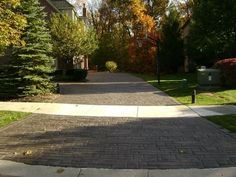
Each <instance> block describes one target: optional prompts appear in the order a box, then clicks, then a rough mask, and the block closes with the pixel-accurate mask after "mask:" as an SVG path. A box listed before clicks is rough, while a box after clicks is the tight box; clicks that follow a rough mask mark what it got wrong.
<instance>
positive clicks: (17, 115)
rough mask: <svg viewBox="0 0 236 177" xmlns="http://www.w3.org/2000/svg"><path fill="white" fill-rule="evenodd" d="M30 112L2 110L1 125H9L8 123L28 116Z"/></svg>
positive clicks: (0, 114) (0, 112) (0, 113)
mask: <svg viewBox="0 0 236 177" xmlns="http://www.w3.org/2000/svg"><path fill="white" fill-rule="evenodd" d="M28 115H30V113H24V112H12V111H0V127H4V126H7V125H8V124H10V123H12V122H15V121H18V120H21V119H23V118H26V117H27V116H28Z"/></svg>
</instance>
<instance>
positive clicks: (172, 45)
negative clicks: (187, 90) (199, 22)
mask: <svg viewBox="0 0 236 177" xmlns="http://www.w3.org/2000/svg"><path fill="white" fill-rule="evenodd" d="M160 57H161V69H162V70H163V71H164V72H177V71H178V68H179V67H180V66H183V64H184V54H183V40H182V39H181V28H180V16H179V13H178V12H177V10H176V9H175V7H172V6H171V7H170V10H169V14H168V15H166V16H165V18H164V21H163V24H162V27H161V43H160Z"/></svg>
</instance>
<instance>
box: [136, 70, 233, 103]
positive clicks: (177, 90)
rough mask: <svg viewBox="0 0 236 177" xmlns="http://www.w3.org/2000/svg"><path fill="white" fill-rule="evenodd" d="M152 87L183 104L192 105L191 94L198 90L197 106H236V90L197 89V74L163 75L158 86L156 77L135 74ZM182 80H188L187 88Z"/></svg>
mask: <svg viewBox="0 0 236 177" xmlns="http://www.w3.org/2000/svg"><path fill="white" fill-rule="evenodd" d="M134 75H135V76H137V77H140V78H142V79H143V80H145V81H147V82H148V83H150V84H151V85H153V86H155V87H157V88H159V89H161V90H163V91H164V92H166V93H167V94H168V95H170V96H172V97H173V98H175V99H176V100H177V101H179V102H180V103H183V104H191V94H192V92H193V90H194V89H196V90H197V102H196V105H219V104H236V89H232V90H229V89H228V90H227V89H224V88H221V89H214V90H211V91H206V90H199V89H197V74H196V73H194V74H192V73H191V74H175V75H162V76H161V84H160V85H158V84H157V80H156V77H155V76H152V75H146V74H134ZM182 79H187V85H188V86H187V88H183V87H182Z"/></svg>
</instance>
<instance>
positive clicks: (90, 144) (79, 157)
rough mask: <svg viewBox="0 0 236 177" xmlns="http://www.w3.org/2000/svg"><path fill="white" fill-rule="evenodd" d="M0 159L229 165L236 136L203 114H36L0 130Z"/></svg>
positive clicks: (88, 164)
mask: <svg viewBox="0 0 236 177" xmlns="http://www.w3.org/2000/svg"><path fill="white" fill-rule="evenodd" d="M27 151H32V154H31V153H29V154H28V155H27V153H26V152H27ZM0 159H5V160H12V161H18V162H24V163H27V164H34V165H37V164H40V165H49V166H64V167H79V168H83V167H85V168H113V169H114V168H118V169H172V168H212V167H229V166H236V137H235V136H234V135H233V134H230V133H227V132H224V131H221V130H220V129H219V128H217V127H216V126H214V125H213V124H211V123H209V122H207V121H206V120H204V119H202V118H173V119H172V118H165V119H135V118H133V119H130V118H91V117H90V118H89V117H86V118H85V117H84V118H82V117H68V116H53V115H37V114H34V115H32V116H31V117H30V118H29V119H26V120H24V121H21V122H18V123H17V124H13V125H11V126H9V127H7V128H6V129H3V130H2V131H1V132H0Z"/></svg>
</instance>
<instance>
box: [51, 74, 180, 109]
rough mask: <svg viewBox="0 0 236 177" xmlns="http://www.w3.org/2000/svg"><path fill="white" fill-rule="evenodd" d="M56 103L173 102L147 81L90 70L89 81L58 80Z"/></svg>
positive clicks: (172, 103)
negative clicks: (65, 81) (91, 71)
mask: <svg viewBox="0 0 236 177" xmlns="http://www.w3.org/2000/svg"><path fill="white" fill-rule="evenodd" d="M60 93H61V94H62V95H61V96H60V97H59V98H57V99H56V100H55V102H57V103H73V104H98V105H176V104H178V103H177V102H176V101H174V100H173V99H172V98H170V97H169V96H167V95H166V94H165V93H163V92H162V91H160V90H157V89H156V88H155V87H153V86H151V85H150V84H148V83H147V82H145V81H143V80H142V79H139V78H137V77H134V76H132V75H130V74H126V73H107V72H98V73H89V75H88V82H84V83H60Z"/></svg>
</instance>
